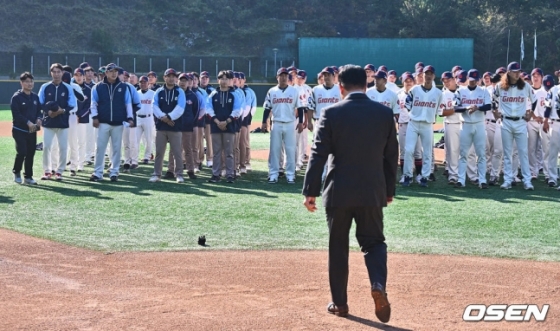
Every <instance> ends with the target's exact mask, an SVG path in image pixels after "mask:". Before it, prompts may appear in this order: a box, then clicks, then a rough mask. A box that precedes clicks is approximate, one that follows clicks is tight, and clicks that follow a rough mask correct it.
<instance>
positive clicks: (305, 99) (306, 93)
mask: <svg viewBox="0 0 560 331" xmlns="http://www.w3.org/2000/svg"><path fill="white" fill-rule="evenodd" d="M294 87H295V88H296V90H298V93H299V98H300V99H301V104H302V105H303V107H307V108H309V98H310V97H311V88H310V87H309V86H308V85H294Z"/></svg>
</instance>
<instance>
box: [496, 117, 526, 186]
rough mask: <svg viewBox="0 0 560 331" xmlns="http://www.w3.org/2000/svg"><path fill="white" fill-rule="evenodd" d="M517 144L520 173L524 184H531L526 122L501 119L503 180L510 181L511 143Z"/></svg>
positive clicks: (512, 174) (511, 175) (511, 172)
mask: <svg viewBox="0 0 560 331" xmlns="http://www.w3.org/2000/svg"><path fill="white" fill-rule="evenodd" d="M514 142H515V143H516V144H517V151H518V153H519V163H520V165H521V174H522V175H523V182H524V183H525V185H529V184H531V169H530V167H529V155H528V152H527V122H525V121H524V120H523V119H520V120H518V121H513V120H508V119H505V118H504V120H503V121H502V145H503V148H504V181H505V182H508V183H512V182H513V181H514V176H515V172H514V169H513V166H512V158H513V144H514Z"/></svg>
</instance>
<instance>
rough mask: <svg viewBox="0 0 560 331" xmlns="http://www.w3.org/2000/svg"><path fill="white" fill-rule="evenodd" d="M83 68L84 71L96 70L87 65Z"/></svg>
mask: <svg viewBox="0 0 560 331" xmlns="http://www.w3.org/2000/svg"><path fill="white" fill-rule="evenodd" d="M83 70H84V72H86V71H95V70H93V68H92V67H85V68H83Z"/></svg>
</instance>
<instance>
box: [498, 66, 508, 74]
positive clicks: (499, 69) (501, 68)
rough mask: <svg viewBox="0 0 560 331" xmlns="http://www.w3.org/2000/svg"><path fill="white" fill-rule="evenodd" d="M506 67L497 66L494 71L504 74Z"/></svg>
mask: <svg viewBox="0 0 560 331" xmlns="http://www.w3.org/2000/svg"><path fill="white" fill-rule="evenodd" d="M506 71H507V70H506V68H504V67H499V68H498V69H496V73H497V74H505V73H506Z"/></svg>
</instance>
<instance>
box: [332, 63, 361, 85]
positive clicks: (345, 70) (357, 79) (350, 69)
mask: <svg viewBox="0 0 560 331" xmlns="http://www.w3.org/2000/svg"><path fill="white" fill-rule="evenodd" d="M338 81H339V82H340V85H342V87H344V89H345V90H352V89H361V88H365V87H366V86H367V74H366V71H365V70H364V68H362V67H360V66H357V65H354V64H347V65H345V66H342V67H340V73H339V74H338Z"/></svg>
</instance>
